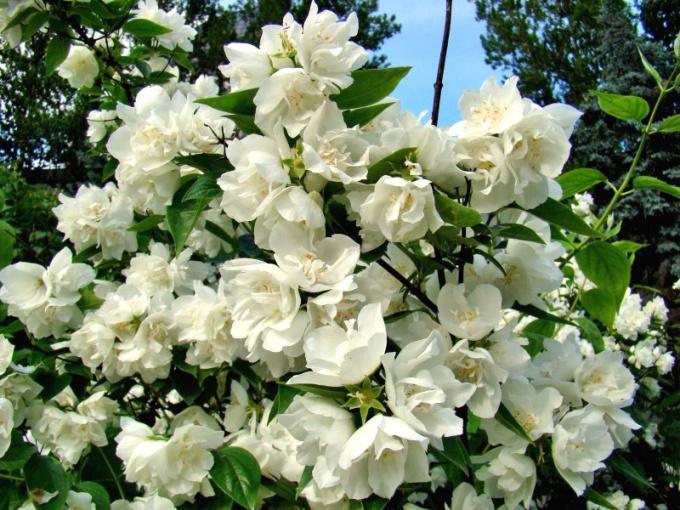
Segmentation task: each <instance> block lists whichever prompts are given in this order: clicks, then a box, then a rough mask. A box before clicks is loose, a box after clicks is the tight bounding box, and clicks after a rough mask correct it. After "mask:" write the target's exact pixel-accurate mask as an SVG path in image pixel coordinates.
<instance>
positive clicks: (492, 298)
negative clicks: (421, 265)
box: [437, 283, 502, 340]
mask: <svg viewBox="0 0 680 510" xmlns="http://www.w3.org/2000/svg"><path fill="white" fill-rule="evenodd" d="M501 299H502V298H501V293H500V291H499V290H498V289H497V288H496V287H494V286H493V285H488V284H480V285H477V286H476V287H475V288H474V290H472V292H469V293H468V295H467V296H465V284H464V283H461V284H459V285H456V284H453V283H447V284H446V285H444V286H443V287H442V289H441V291H440V292H439V297H438V299H437V307H438V308H439V320H440V321H441V324H442V326H444V327H445V328H446V330H447V331H448V332H449V333H451V334H453V335H455V336H457V337H458V338H464V339H467V340H481V339H482V338H484V337H485V336H486V335H488V334H489V333H491V332H492V331H493V330H494V328H495V327H496V326H497V325H498V323H499V322H500V320H501V317H502V310H501Z"/></svg>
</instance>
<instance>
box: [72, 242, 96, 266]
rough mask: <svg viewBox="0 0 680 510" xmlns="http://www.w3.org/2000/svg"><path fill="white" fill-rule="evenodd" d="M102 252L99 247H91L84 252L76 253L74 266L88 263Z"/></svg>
mask: <svg viewBox="0 0 680 510" xmlns="http://www.w3.org/2000/svg"><path fill="white" fill-rule="evenodd" d="M99 252H100V249H99V247H98V246H89V247H87V248H85V249H84V250H83V251H81V252H79V253H76V254H75V255H74V256H73V260H72V262H73V263H74V264H76V263H80V262H86V261H88V260H90V259H91V258H92V257H94V256H95V255H97V254H98V253H99Z"/></svg>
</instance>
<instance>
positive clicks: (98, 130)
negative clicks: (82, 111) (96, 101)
mask: <svg viewBox="0 0 680 510" xmlns="http://www.w3.org/2000/svg"><path fill="white" fill-rule="evenodd" d="M116 118H118V115H116V111H115V110H92V111H91V112H90V113H88V114H87V139H88V140H89V141H90V143H92V144H95V143H97V142H99V141H100V140H103V139H104V137H105V136H106V134H107V133H108V131H109V128H115V127H116V126H117V124H116V122H115V120H116Z"/></svg>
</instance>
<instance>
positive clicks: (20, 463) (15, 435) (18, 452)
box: [0, 429, 37, 471]
mask: <svg viewBox="0 0 680 510" xmlns="http://www.w3.org/2000/svg"><path fill="white" fill-rule="evenodd" d="M36 452H37V450H36V447H35V445H33V444H30V443H27V442H25V441H24V438H23V436H22V435H21V432H19V431H18V430H16V429H15V430H13V431H12V441H11V443H10V445H9V448H8V449H7V451H6V452H5V455H4V456H3V457H1V458H0V471H14V470H15V469H21V468H23V467H24V465H25V464H26V462H28V459H30V458H31V457H33V455H34V454H35V453H36Z"/></svg>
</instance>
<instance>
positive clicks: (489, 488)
mask: <svg viewBox="0 0 680 510" xmlns="http://www.w3.org/2000/svg"><path fill="white" fill-rule="evenodd" d="M525 448H526V445H520V446H512V447H510V446H500V447H498V448H494V449H493V450H490V451H489V452H487V453H485V454H484V455H479V456H475V457H472V462H474V463H475V464H482V463H484V464H486V463H488V464H487V465H485V466H483V467H481V468H480V469H478V470H477V472H476V473H475V475H476V477H477V478H478V479H479V480H481V481H483V482H484V494H487V495H489V496H491V497H492V498H503V499H504V501H505V506H506V507H507V508H515V507H516V506H517V505H518V504H519V503H520V502H523V503H524V507H525V508H529V504H530V503H531V496H532V495H533V493H534V488H535V487H536V464H534V461H533V460H532V459H531V458H530V457H528V456H526V455H524V451H525Z"/></svg>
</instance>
